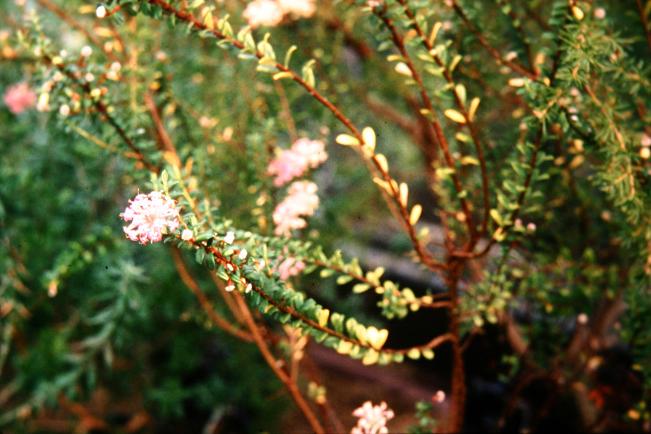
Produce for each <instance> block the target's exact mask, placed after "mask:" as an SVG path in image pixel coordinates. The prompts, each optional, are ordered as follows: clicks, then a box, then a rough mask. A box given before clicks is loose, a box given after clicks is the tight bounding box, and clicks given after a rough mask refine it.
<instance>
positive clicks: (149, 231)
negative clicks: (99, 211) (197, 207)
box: [120, 191, 180, 244]
mask: <svg viewBox="0 0 651 434" xmlns="http://www.w3.org/2000/svg"><path fill="white" fill-rule="evenodd" d="M120 217H121V218H122V220H124V221H125V222H127V223H129V225H128V226H124V228H123V229H124V233H125V234H126V235H127V238H129V239H130V240H131V241H137V242H139V243H140V244H148V243H157V242H159V241H161V240H162V239H163V234H164V233H166V232H167V231H175V230H176V229H178V227H179V224H180V222H179V210H178V208H177V207H176V203H175V202H174V200H172V199H171V198H170V197H168V196H166V195H165V194H164V193H162V192H160V191H152V192H151V193H149V194H142V193H141V194H139V195H137V196H136V197H135V199H131V200H129V206H128V207H127V208H126V209H125V210H124V212H123V213H121V214H120Z"/></svg>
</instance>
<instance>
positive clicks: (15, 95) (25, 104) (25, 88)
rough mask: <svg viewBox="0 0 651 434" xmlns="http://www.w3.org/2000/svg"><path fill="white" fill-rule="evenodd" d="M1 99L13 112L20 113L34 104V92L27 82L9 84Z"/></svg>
mask: <svg viewBox="0 0 651 434" xmlns="http://www.w3.org/2000/svg"><path fill="white" fill-rule="evenodd" d="M3 100H4V102H5V104H6V105H7V107H8V108H9V110H10V111H11V112H12V113H13V114H16V115H17V114H20V113H22V112H24V111H25V110H27V109H30V108H32V107H34V105H35V104H36V94H35V93H34V91H33V90H32V89H31V88H30V87H29V85H28V84H27V83H24V82H23V83H16V84H14V85H12V86H9V88H8V89H7V91H6V92H5V94H4V97H3Z"/></svg>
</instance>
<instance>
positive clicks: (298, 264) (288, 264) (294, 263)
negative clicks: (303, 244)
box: [276, 258, 305, 280]
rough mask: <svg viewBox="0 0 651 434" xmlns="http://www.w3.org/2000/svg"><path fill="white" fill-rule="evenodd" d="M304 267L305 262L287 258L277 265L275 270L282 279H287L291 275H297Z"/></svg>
mask: <svg viewBox="0 0 651 434" xmlns="http://www.w3.org/2000/svg"><path fill="white" fill-rule="evenodd" d="M304 269H305V262H303V261H301V260H300V259H296V258H287V259H284V260H283V261H282V262H281V263H280V264H279V265H278V268H277V269H276V271H278V274H279V275H280V278H281V279H282V280H287V279H289V278H290V277H292V276H297V275H299V274H300V273H301V271H303V270H304Z"/></svg>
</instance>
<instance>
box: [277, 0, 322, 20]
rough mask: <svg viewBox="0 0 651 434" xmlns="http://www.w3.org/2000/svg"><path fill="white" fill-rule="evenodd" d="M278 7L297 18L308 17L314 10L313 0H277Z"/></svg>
mask: <svg viewBox="0 0 651 434" xmlns="http://www.w3.org/2000/svg"><path fill="white" fill-rule="evenodd" d="M278 4H279V5H280V9H282V11H283V12H284V13H286V14H291V15H294V16H295V17H297V18H309V17H311V16H312V15H314V12H315V11H316V4H315V2H314V0H278Z"/></svg>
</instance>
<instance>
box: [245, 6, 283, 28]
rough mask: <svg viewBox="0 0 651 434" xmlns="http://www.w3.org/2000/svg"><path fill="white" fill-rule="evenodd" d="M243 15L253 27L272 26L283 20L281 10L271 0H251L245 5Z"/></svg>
mask: <svg viewBox="0 0 651 434" xmlns="http://www.w3.org/2000/svg"><path fill="white" fill-rule="evenodd" d="M243 15H244V19H246V21H247V22H248V23H249V26H251V27H253V28H255V27H260V26H268V27H274V26H277V25H278V24H280V22H281V21H282V20H283V11H282V9H280V6H279V5H278V3H276V2H275V1H273V0H253V1H252V2H251V3H249V4H248V5H247V6H246V9H244V14H243Z"/></svg>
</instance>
